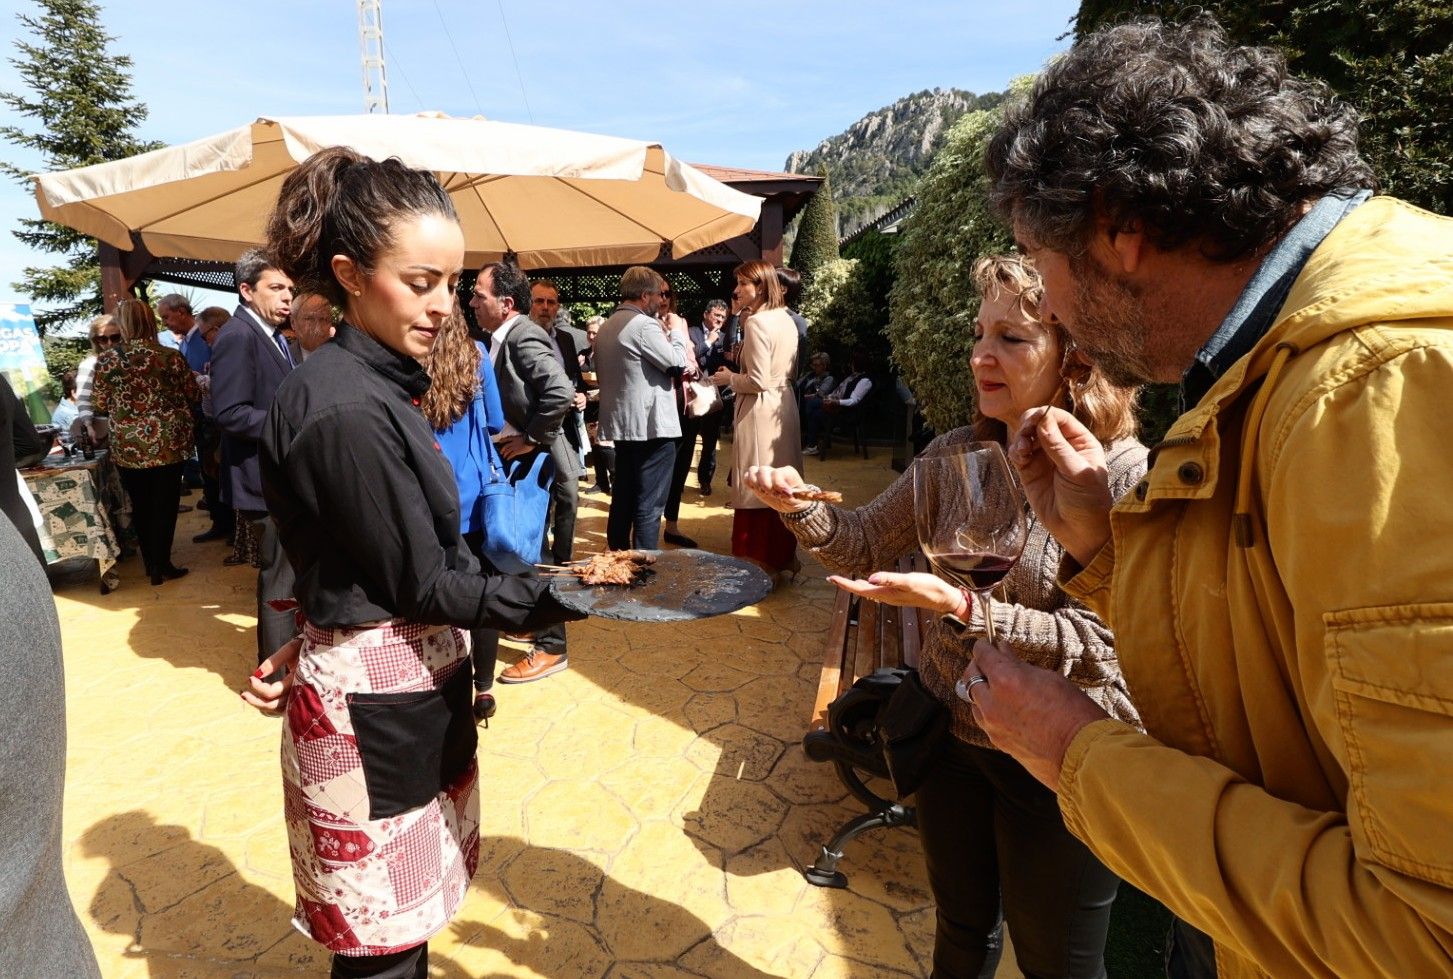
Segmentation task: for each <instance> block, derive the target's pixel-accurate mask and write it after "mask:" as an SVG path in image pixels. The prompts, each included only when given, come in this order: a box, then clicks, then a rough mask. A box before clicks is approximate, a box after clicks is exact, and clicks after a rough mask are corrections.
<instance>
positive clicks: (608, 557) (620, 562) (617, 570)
mask: <svg viewBox="0 0 1453 979" xmlns="http://www.w3.org/2000/svg"><path fill="white" fill-rule="evenodd" d="M655 563H656V556H655V555H654V554H647V553H646V552H645V551H606V552H605V553H604V554H592V555H591V556H590V558H589V559H587V560H586V561H585V562H584V563H583V564H579V565H574V566H572V567H571V568H570V570H571V572H572V573H574V574H577V575H579V576H580V580H581V582H582V583H583V584H587V585H631V584H635V583H636V581H637V580H638V579H639V578H640V577H641V575H642V574H643V573H644V572H645V571H646V570H647V569H649V568H650V566H651V565H653V564H655Z"/></svg>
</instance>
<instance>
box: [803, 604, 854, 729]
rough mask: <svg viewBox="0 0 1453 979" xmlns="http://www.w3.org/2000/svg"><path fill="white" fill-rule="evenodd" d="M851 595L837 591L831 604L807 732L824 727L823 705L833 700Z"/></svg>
mask: <svg viewBox="0 0 1453 979" xmlns="http://www.w3.org/2000/svg"><path fill="white" fill-rule="evenodd" d="M852 600H853V596H852V595H851V594H850V593H848V592H845V591H841V590H840V591H838V594H837V599H836V601H834V602H833V606H832V624H831V625H830V626H828V630H827V647H826V649H825V650H824V651H823V655H822V673H821V675H820V676H818V678H817V698H816V699H815V700H814V701H813V702H812V721H811V722H810V723H809V724H808V730H810V731H824V730H826V729H827V705H828V704H830V703H832V702H833V701H834V700H836V699H837V696H838V692H839V691H838V683H839V681H840V680H841V678H842V674H843V658H844V655H845V650H847V649H849V648H850V647H849V645H848V640H849V635H848V618H849V612H850V609H851V605H852Z"/></svg>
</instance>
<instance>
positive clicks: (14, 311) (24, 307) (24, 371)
mask: <svg viewBox="0 0 1453 979" xmlns="http://www.w3.org/2000/svg"><path fill="white" fill-rule="evenodd" d="M0 372H3V373H4V374H5V378H6V380H8V381H9V382H10V386H11V387H12V388H14V389H15V393H16V394H17V395H18V396H19V397H20V400H21V401H22V402H24V403H25V409H26V410H27V411H29V412H30V418H31V420H32V421H34V422H40V423H44V422H48V421H50V410H51V409H50V404H49V403H48V401H47V399H46V397H45V392H46V390H47V389H48V388H49V386H50V372H49V371H47V370H46V368H45V350H44V349H42V347H41V345H40V332H39V331H38V330H36V328H35V320H34V319H32V318H31V315H30V304H29V303H5V302H0Z"/></svg>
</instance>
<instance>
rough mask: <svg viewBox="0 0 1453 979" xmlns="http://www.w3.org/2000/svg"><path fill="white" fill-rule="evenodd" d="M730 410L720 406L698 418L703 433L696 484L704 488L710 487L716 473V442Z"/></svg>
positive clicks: (699, 428) (699, 427) (688, 454)
mask: <svg viewBox="0 0 1453 979" xmlns="http://www.w3.org/2000/svg"><path fill="white" fill-rule="evenodd" d="M730 410H731V409H730V408H718V409H717V410H716V411H713V412H711V413H710V414H708V415H704V416H702V417H701V418H698V419H697V424H698V430H699V431H700V433H701V462H700V463H698V464H697V466H696V485H697V486H699V487H701V488H702V489H709V488H710V487H711V480H712V477H714V476H715V475H716V443H717V440H718V439H720V438H721V426H722V423H723V422H725V421H726V419H727V413H728V412H729V411H730ZM690 455H691V454H690V453H689V452H688V453H687V457H688V458H690Z"/></svg>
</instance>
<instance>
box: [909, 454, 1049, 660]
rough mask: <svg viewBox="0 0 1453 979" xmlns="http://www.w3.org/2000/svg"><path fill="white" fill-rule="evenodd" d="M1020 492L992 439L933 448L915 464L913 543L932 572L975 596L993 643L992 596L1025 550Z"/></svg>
mask: <svg viewBox="0 0 1453 979" xmlns="http://www.w3.org/2000/svg"><path fill="white" fill-rule="evenodd" d="M1025 509H1026V508H1025V505H1024V494H1023V491H1022V490H1021V489H1020V487H1019V483H1018V481H1017V480H1015V478H1014V475H1013V472H1012V470H1011V469H1010V468H1009V460H1008V459H1006V458H1005V457H1004V450H1003V448H1002V447H1001V446H1000V445H999V444H998V443H997V442H970V443H967V444H960V445H954V446H948V445H939V446H936V447H933V448H930V449H929V450H927V451H926V452H924V453H922V454H921V455H919V456H918V458H916V459H914V460H913V517H914V523H915V524H916V528H917V530H918V544H919V546H920V547H921V548H922V549H923V555H924V557H926V558H928V560H929V561H930V562H932V564H933V566H934V568H935V570H937V571H938V573H939V574H940V575H941V576H943V577H945V578H949V579H951V580H953V581H954V582H956V583H957V584H959V585H961V586H962V587H964V588H967V589H968V590H969V591H971V592H973V593H974V594H975V596H977V598H978V600H979V602H980V603H981V604H982V607H983V620H984V636H985V638H987V639H988V640H989V641H990V642H993V641H994V640H995V636H994V617H993V614H992V610H991V609H990V602H989V591H990V589H992V588H993V587H994V586H995V585H997V584H999V582H1000V581H1002V580H1003V579H1004V576H1005V575H1006V574H1008V573H1009V569H1010V568H1012V567H1013V566H1014V564H1015V562H1016V561H1018V560H1019V555H1020V554H1021V553H1023V551H1024V541H1025V537H1026V535H1027V531H1028V524H1027V520H1026V517H1025Z"/></svg>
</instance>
